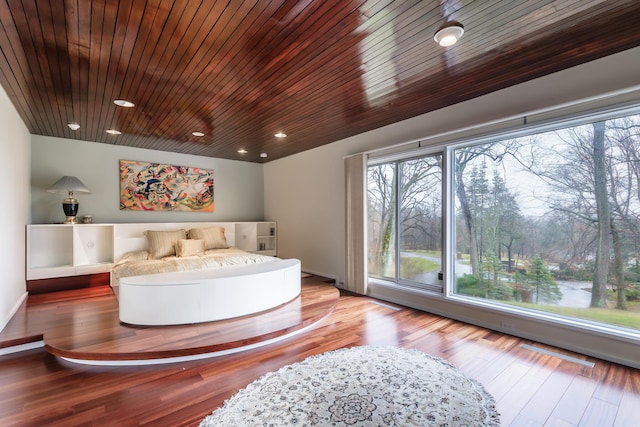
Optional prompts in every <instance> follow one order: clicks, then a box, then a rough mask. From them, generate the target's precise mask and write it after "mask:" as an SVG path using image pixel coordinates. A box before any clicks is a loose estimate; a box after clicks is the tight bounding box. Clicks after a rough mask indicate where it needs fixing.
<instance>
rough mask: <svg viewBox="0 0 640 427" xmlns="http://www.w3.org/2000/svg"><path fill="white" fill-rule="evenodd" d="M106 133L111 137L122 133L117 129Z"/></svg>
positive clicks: (108, 130)
mask: <svg viewBox="0 0 640 427" xmlns="http://www.w3.org/2000/svg"><path fill="white" fill-rule="evenodd" d="M105 132H107V133H108V134H109V135H120V134H121V133H122V132H120V131H119V130H116V129H107V130H106V131H105Z"/></svg>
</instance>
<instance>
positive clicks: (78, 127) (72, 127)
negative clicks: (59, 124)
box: [67, 123, 80, 130]
mask: <svg viewBox="0 0 640 427" xmlns="http://www.w3.org/2000/svg"><path fill="white" fill-rule="evenodd" d="M67 126H69V129H71V130H78V129H80V125H79V124H77V123H67Z"/></svg>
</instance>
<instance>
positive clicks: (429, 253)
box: [367, 154, 443, 291]
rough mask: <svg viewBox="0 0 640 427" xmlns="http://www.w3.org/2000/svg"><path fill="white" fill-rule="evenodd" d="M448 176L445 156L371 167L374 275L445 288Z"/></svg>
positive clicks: (371, 270)
mask: <svg viewBox="0 0 640 427" xmlns="http://www.w3.org/2000/svg"><path fill="white" fill-rule="evenodd" d="M442 176H443V174H442V155H441V154H434V155H429V156H425V157H420V158H414V159H408V160H402V161H392V162H386V163H380V164H372V165H370V166H369V168H368V173H367V180H368V182H367V190H368V198H367V199H368V207H367V211H368V230H367V233H368V267H369V274H370V275H371V276H372V277H377V278H381V279H384V280H389V281H393V282H395V283H398V284H402V285H407V286H416V287H420V288H425V289H431V290H437V291H441V290H442V285H441V280H440V279H439V274H440V272H441V270H442Z"/></svg>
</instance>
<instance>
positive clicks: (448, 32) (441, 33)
mask: <svg viewBox="0 0 640 427" xmlns="http://www.w3.org/2000/svg"><path fill="white" fill-rule="evenodd" d="M463 34H464V27H463V26H462V24H461V23H459V22H455V21H453V22H447V23H446V24H444V25H443V26H442V27H440V29H439V30H438V31H436V33H435V35H434V36H433V39H434V40H435V41H436V42H437V43H438V44H439V45H440V46H443V47H447V46H452V45H454V44H455V43H456V42H457V41H458V39H459V38H460V37H462V35H463Z"/></svg>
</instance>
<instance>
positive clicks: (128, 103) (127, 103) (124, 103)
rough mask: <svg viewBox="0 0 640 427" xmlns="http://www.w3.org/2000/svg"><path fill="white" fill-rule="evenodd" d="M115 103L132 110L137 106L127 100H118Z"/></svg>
mask: <svg viewBox="0 0 640 427" xmlns="http://www.w3.org/2000/svg"><path fill="white" fill-rule="evenodd" d="M113 103H114V104H116V105H117V106H118V107H125V108H131V107H135V106H136V104H134V103H133V102H131V101H127V100H126V99H116V100H114V101H113Z"/></svg>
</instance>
